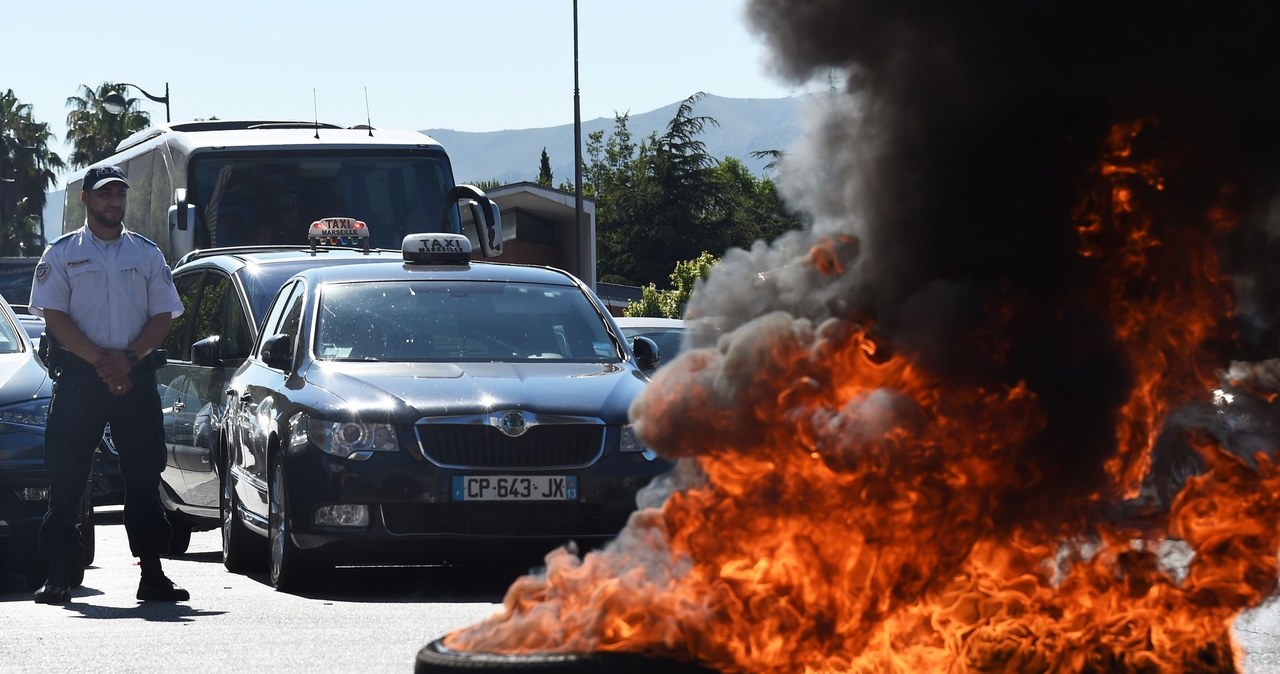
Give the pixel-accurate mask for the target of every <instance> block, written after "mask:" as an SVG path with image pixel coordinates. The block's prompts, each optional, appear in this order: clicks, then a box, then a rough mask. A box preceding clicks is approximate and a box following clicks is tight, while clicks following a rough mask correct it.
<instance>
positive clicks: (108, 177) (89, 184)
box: [84, 166, 129, 192]
mask: <svg viewBox="0 0 1280 674" xmlns="http://www.w3.org/2000/svg"><path fill="white" fill-rule="evenodd" d="M116 180H119V181H120V182H122V183H124V186H125V187H128V186H129V181H128V180H125V179H124V171H121V170H120V167H119V166H98V167H95V168H91V169H89V172H88V173H85V174H84V191H86V192H89V191H91V190H96V189H98V188H100V187H103V186H104V185H106V184H107V183H110V182H114V181H116Z"/></svg>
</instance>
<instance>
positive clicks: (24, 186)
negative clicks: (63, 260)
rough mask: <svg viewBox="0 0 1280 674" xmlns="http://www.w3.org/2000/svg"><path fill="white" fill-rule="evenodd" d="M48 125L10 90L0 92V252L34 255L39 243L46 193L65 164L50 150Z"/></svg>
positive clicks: (52, 137) (51, 136)
mask: <svg viewBox="0 0 1280 674" xmlns="http://www.w3.org/2000/svg"><path fill="white" fill-rule="evenodd" d="M53 140H56V138H55V136H54V135H53V134H52V133H51V132H50V131H49V125H48V124H46V123H42V122H36V121H35V119H34V118H33V117H32V108H31V105H30V104H29V103H22V102H21V101H19V100H18V97H17V96H16V95H14V93H13V90H12V89H9V90H7V91H5V92H4V93H3V94H0V255H36V254H38V253H39V252H40V250H41V248H42V247H43V244H44V216H43V212H44V206H45V192H46V191H47V190H48V189H49V188H50V187H52V186H54V185H56V184H57V182H58V178H57V172H58V171H59V170H60V169H63V168H65V167H66V165H65V164H64V163H63V161H62V158H61V157H59V156H58V155H57V153H55V152H53V151H52V150H50V149H49V144H50V142H52V141H53Z"/></svg>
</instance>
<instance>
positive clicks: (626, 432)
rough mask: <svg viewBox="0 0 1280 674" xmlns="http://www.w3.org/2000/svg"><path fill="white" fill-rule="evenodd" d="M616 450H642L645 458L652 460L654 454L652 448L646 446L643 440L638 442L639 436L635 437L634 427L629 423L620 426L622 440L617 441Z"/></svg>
mask: <svg viewBox="0 0 1280 674" xmlns="http://www.w3.org/2000/svg"><path fill="white" fill-rule="evenodd" d="M618 451H620V452H644V456H645V458H647V459H649V460H653V457H654V456H656V454H655V453H654V451H653V450H652V449H649V448H648V447H646V446H645V444H644V443H643V442H640V438H638V437H636V431H635V428H633V427H632V426H631V424H626V425H624V426H623V427H622V440H621V442H619V443H618Z"/></svg>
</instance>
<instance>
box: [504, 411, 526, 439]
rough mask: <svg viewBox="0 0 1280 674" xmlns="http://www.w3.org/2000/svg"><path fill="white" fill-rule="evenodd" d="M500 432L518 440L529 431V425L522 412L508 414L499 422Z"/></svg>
mask: <svg viewBox="0 0 1280 674" xmlns="http://www.w3.org/2000/svg"><path fill="white" fill-rule="evenodd" d="M498 430H500V431H502V432H503V434H504V435H506V436H507V437H510V438H518V437H520V436H522V435H524V432H525V431H527V430H529V423H528V422H527V421H525V419H524V415H523V414H521V413H520V412H507V413H506V414H504V415H502V418H501V419H499V420H498Z"/></svg>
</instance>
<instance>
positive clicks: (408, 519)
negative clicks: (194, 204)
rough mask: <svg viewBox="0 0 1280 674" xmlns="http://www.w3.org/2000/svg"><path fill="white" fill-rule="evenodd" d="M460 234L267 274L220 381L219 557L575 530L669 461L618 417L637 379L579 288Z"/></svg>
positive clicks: (471, 544)
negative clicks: (255, 317)
mask: <svg viewBox="0 0 1280 674" xmlns="http://www.w3.org/2000/svg"><path fill="white" fill-rule="evenodd" d="M470 248H471V247H470V243H469V242H468V240H467V238H466V237H464V236H460V235H454V234H418V235H411V236H409V237H406V238H405V241H404V246H403V251H402V252H403V259H402V260H396V261H394V262H370V263H367V264H351V265H329V266H324V267H315V268H311V269H307V270H305V271H302V272H300V273H298V274H297V275H296V276H294V277H293V278H291V279H289V280H288V281H287V282H285V283H284V285H283V287H282V288H281V289H280V291H279V293H278V294H277V295H276V297H275V299H274V301H273V302H272V305H271V308H270V309H269V310H268V311H267V313H266V315H265V319H264V322H263V324H262V330H261V333H260V335H259V336H258V338H257V339H256V340H255V342H254V344H253V346H252V348H251V349H250V351H249V353H248V357H247V358H245V360H244V362H243V363H242V364H241V365H240V366H239V368H238V369H237V370H236V372H235V374H234V375H232V377H231V379H230V381H229V382H227V384H226V394H227V397H226V412H225V418H224V419H223V421H222V433H221V437H222V442H224V443H225V448H224V450H225V452H226V457H227V458H226V462H227V474H226V479H225V480H224V484H225V485H226V489H225V490H224V496H223V503H222V517H223V534H224V535H223V558H224V563H225V564H226V566H227V568H229V569H231V570H233V571H241V570H249V569H252V568H255V564H256V561H257V560H256V559H255V556H256V554H257V552H256V551H257V550H258V549H259V548H258V544H259V543H261V541H262V539H264V538H265V539H266V540H267V541H268V542H269V545H268V546H267V547H268V550H269V555H268V560H269V569H270V579H271V582H272V584H273V585H274V586H276V587H277V588H281V589H289V588H297V587H299V586H304V585H306V584H308V583H309V582H310V581H311V580H313V579H314V578H315V577H316V575H317V574H316V572H319V571H323V570H325V569H328V568H332V567H333V566H334V565H342V564H379V563H405V562H409V563H429V562H437V561H456V560H476V559H480V560H484V559H486V558H492V557H491V556H495V555H496V556H505V555H510V554H512V553H513V551H514V552H516V553H517V554H519V552H521V551H522V552H523V553H531V552H536V554H537V555H538V556H541V554H543V553H545V552H547V551H549V550H550V549H551V548H552V547H554V546H556V545H559V544H562V543H566V542H568V541H574V542H576V543H577V544H579V545H583V546H592V545H596V544H600V543H603V542H605V541H607V540H608V539H610V538H612V537H613V536H614V535H616V534H617V532H618V531H619V530H620V529H621V527H622V526H623V524H625V521H626V519H627V517H628V516H629V515H630V514H631V512H632V511H633V510H635V508H636V499H635V497H636V492H637V491H638V490H640V489H641V488H642V487H643V486H645V485H646V484H647V483H648V482H649V481H650V480H651V479H652V478H653V477H654V476H656V475H659V474H661V473H663V472H665V471H666V470H667V469H668V468H670V464H669V463H668V462H667V461H665V460H664V459H662V458H660V457H658V456H657V455H656V454H654V453H653V452H652V451H650V450H648V449H647V448H646V447H644V446H643V445H642V444H640V443H639V442H638V441H637V439H636V437H635V435H634V433H633V431H632V429H631V427H630V425H629V423H628V417H627V411H628V408H629V406H630V405H631V402H632V400H633V399H634V398H635V397H636V396H637V395H638V394H639V392H640V391H641V389H642V387H643V386H644V385H645V382H646V378H645V376H644V374H643V372H642V368H641V363H640V362H638V361H637V358H636V356H635V355H633V352H632V350H631V349H629V348H628V347H627V345H626V344H625V343H624V339H623V337H622V335H621V333H620V332H618V331H617V327H616V325H614V323H613V321H612V320H611V319H610V318H609V316H608V313H607V311H606V310H605V308H604V306H603V305H602V304H601V303H600V301H599V299H598V298H597V297H596V296H595V295H594V293H592V292H591V291H590V289H589V288H587V287H586V286H585V285H584V284H583V283H582V282H581V281H579V280H578V279H576V278H574V277H573V276H571V275H570V274H568V273H566V272H563V271H560V270H557V269H552V268H549V267H535V266H522V265H510V264H497V263H486V262H475V261H472V260H471V259H470ZM647 346H652V345H651V343H650V344H649V345H647ZM648 350H649V349H648V348H646V349H644V350H642V351H648ZM652 355H654V356H656V354H652ZM648 357H650V354H647V353H646V358H648Z"/></svg>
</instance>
